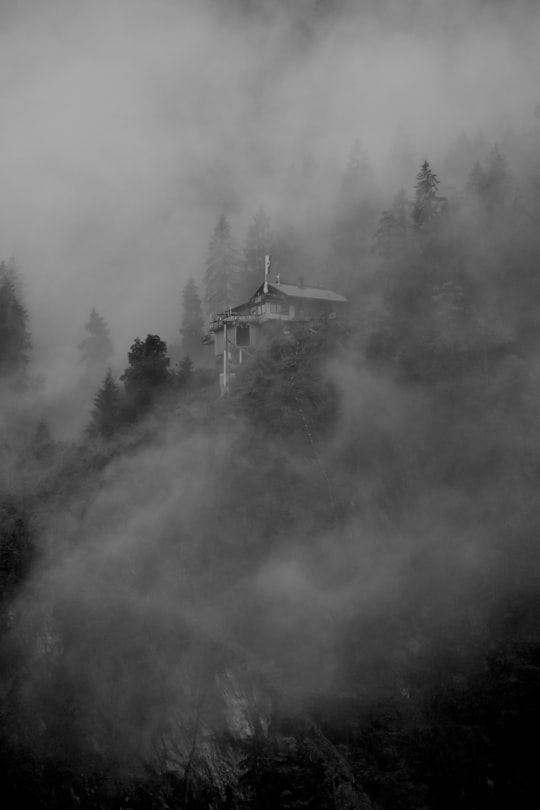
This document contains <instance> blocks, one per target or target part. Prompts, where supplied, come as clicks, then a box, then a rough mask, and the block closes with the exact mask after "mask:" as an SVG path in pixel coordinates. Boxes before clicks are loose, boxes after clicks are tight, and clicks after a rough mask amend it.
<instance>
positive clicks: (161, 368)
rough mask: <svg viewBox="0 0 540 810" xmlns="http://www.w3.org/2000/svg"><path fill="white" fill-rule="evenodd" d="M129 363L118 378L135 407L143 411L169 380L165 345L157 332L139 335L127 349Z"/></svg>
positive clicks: (168, 362) (168, 361)
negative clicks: (144, 336) (143, 337)
mask: <svg viewBox="0 0 540 810" xmlns="http://www.w3.org/2000/svg"><path fill="white" fill-rule="evenodd" d="M128 361H129V366H128V367H127V368H126V370H125V371H124V373H123V374H122V376H121V377H120V379H121V380H122V382H123V383H124V387H125V389H126V393H127V394H128V396H129V397H130V399H131V402H132V404H133V405H134V406H135V409H136V410H138V409H140V410H144V409H145V408H147V407H148V406H149V405H150V404H151V403H152V401H153V400H154V398H155V396H156V395H157V394H158V393H159V392H160V391H161V390H163V388H164V386H165V385H166V383H167V382H168V381H169V365H170V359H169V357H168V356H167V344H166V343H165V341H163V340H161V338H160V337H159V335H147V336H146V339H145V340H144V341H143V340H141V339H140V338H139V337H137V338H135V341H134V342H133V344H132V345H131V348H130V350H129V352H128Z"/></svg>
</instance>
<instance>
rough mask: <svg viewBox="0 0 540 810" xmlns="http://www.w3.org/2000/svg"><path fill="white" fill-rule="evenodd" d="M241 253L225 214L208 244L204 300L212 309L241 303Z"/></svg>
mask: <svg viewBox="0 0 540 810" xmlns="http://www.w3.org/2000/svg"><path fill="white" fill-rule="evenodd" d="M239 265H240V260H239V254H238V246H237V243H236V240H235V238H234V236H233V235H232V232H231V226H230V225H229V222H228V220H227V218H226V217H225V216H224V215H222V216H221V217H220V219H219V222H218V224H217V225H216V227H215V228H214V233H213V235H212V239H211V240H210V245H209V247H208V256H207V259H206V271H205V274H204V284H205V288H206V292H205V296H204V302H205V304H206V306H207V309H208V312H209V313H216V312H220V311H222V310H224V309H226V308H227V307H230V306H232V305H233V304H235V303H237V301H236V297H237V289H238V272H239Z"/></svg>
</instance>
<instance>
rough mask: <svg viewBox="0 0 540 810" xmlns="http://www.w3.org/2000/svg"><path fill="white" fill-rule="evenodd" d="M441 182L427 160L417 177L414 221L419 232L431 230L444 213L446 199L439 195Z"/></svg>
mask: <svg viewBox="0 0 540 810" xmlns="http://www.w3.org/2000/svg"><path fill="white" fill-rule="evenodd" d="M438 186H439V180H438V178H437V175H436V174H435V172H432V171H431V167H430V165H429V163H428V161H427V160H425V161H424V162H423V164H422V167H421V169H420V171H419V172H418V174H417V175H416V185H415V187H414V188H415V195H414V207H413V221H414V226H415V228H416V229H417V230H422V229H429V228H430V227H431V225H432V224H433V222H434V221H435V220H436V219H437V217H438V216H439V215H440V214H441V213H442V211H443V209H444V207H445V204H446V198H445V197H441V196H440V195H439V193H438Z"/></svg>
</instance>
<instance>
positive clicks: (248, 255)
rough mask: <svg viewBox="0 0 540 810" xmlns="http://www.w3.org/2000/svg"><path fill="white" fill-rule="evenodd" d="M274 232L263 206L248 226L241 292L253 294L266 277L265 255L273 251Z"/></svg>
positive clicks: (244, 296)
mask: <svg viewBox="0 0 540 810" xmlns="http://www.w3.org/2000/svg"><path fill="white" fill-rule="evenodd" d="M272 243H273V234H272V227H271V224H270V217H269V216H268V214H267V213H266V211H265V210H264V208H263V207H262V206H261V207H260V208H259V210H258V211H257V213H256V214H255V216H254V217H253V220H252V222H251V225H250V226H249V228H248V232H247V236H246V241H245V242H244V249H243V267H242V273H241V277H240V284H239V293H240V296H241V298H242V299H244V298H246V297H248V296H249V295H251V294H252V293H253V292H254V291H255V290H256V289H257V286H258V285H259V284H260V283H261V281H262V280H263V279H264V257H265V256H267V255H269V254H271V253H272Z"/></svg>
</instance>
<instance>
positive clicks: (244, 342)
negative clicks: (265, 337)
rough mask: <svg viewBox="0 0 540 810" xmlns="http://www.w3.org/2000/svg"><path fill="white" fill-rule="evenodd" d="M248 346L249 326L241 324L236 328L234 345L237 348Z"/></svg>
mask: <svg viewBox="0 0 540 810" xmlns="http://www.w3.org/2000/svg"><path fill="white" fill-rule="evenodd" d="M249 344H250V336H249V324H247V323H246V324H242V325H240V326H237V327H236V345H237V346H249Z"/></svg>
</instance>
